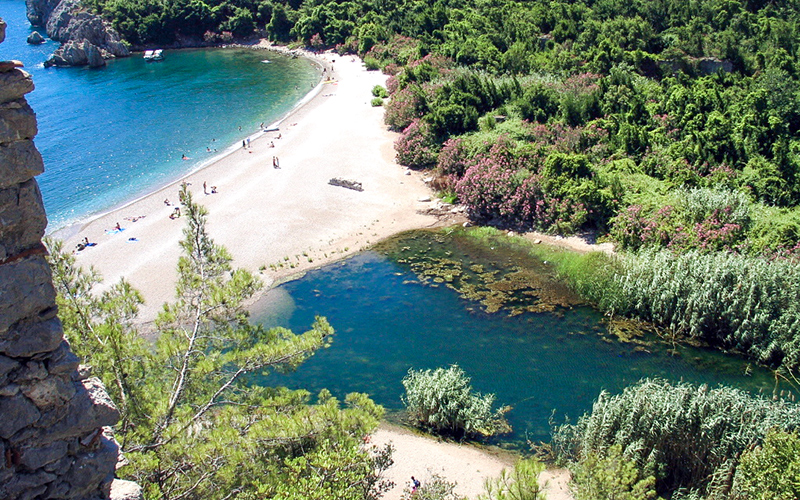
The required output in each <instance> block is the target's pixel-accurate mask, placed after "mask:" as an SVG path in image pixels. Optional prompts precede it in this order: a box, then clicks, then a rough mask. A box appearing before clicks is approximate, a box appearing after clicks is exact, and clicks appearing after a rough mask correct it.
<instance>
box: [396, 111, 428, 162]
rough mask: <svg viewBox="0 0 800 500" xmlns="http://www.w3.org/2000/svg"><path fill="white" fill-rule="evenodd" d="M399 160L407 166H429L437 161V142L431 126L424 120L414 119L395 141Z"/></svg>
mask: <svg viewBox="0 0 800 500" xmlns="http://www.w3.org/2000/svg"><path fill="white" fill-rule="evenodd" d="M394 149H395V151H396V152H397V162H398V163H400V164H401V165H405V166H407V167H415V168H418V167H429V166H432V165H434V164H435V163H436V143H435V142H434V140H433V137H432V135H431V132H430V127H428V125H427V124H426V123H425V122H423V121H422V120H419V119H417V120H414V121H412V122H411V123H410V124H409V125H408V127H406V129H405V130H403V134H402V135H401V136H400V138H399V139H397V142H395V143H394Z"/></svg>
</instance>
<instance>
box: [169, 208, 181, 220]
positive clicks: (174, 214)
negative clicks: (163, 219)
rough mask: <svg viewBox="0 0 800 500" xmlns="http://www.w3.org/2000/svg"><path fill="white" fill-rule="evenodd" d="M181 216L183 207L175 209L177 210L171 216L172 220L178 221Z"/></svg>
mask: <svg viewBox="0 0 800 500" xmlns="http://www.w3.org/2000/svg"><path fill="white" fill-rule="evenodd" d="M180 216H181V207H175V210H173V211H172V213H171V214H169V218H170V219H177V218H178V217H180Z"/></svg>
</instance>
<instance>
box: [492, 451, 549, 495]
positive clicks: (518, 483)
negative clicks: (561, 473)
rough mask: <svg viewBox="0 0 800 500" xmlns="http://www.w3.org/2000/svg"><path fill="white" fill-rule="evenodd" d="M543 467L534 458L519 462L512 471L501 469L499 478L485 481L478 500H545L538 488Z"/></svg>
mask: <svg viewBox="0 0 800 500" xmlns="http://www.w3.org/2000/svg"><path fill="white" fill-rule="evenodd" d="M542 471H544V465H543V464H542V463H541V462H539V461H538V460H536V459H535V458H531V459H527V460H519V461H517V463H515V464H514V469H513V470H512V471H511V472H508V469H503V470H502V471H501V472H500V477H498V478H495V479H487V480H486V482H485V483H484V491H485V493H483V494H482V495H481V496H479V497H478V499H479V500H545V494H544V492H543V491H542V488H541V487H540V486H539V474H541V473H542Z"/></svg>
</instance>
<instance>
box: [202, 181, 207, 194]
mask: <svg viewBox="0 0 800 500" xmlns="http://www.w3.org/2000/svg"><path fill="white" fill-rule="evenodd" d="M203 194H208V189H206V181H203Z"/></svg>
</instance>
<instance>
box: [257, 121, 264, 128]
mask: <svg viewBox="0 0 800 500" xmlns="http://www.w3.org/2000/svg"><path fill="white" fill-rule="evenodd" d="M258 128H260V129H261V130H264V122H261V124H260V125H259V126H258Z"/></svg>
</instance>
